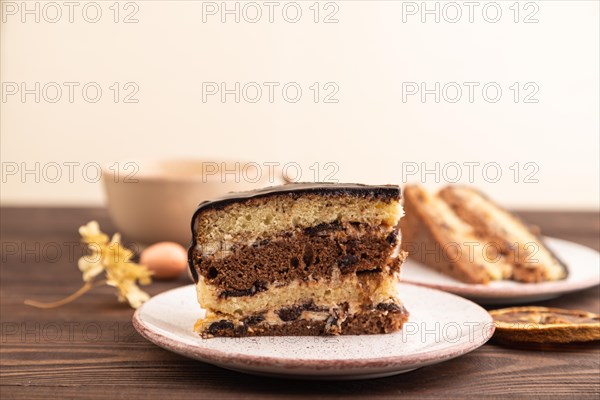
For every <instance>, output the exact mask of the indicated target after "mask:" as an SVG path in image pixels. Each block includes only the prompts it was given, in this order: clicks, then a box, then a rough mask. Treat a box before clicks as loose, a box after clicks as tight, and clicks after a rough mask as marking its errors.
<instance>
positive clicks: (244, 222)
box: [189, 183, 408, 337]
mask: <svg viewBox="0 0 600 400" xmlns="http://www.w3.org/2000/svg"><path fill="white" fill-rule="evenodd" d="M401 216H402V207H401V205H400V189H399V187H397V186H389V185H386V186H367V185H358V184H324V183H323V184H321V183H319V184H313V183H311V184H308V183H296V184H287V185H283V186H276V187H271V188H266V189H261V190H257V191H251V192H245V193H234V194H230V195H228V196H226V197H223V198H221V199H218V200H214V201H209V202H204V203H202V204H200V206H199V207H198V210H197V211H196V213H195V214H194V216H193V220H192V231H193V242H192V245H191V247H190V250H189V262H190V268H191V271H192V274H193V276H194V279H195V280H196V286H197V292H198V301H199V303H200V305H201V307H203V308H204V309H205V310H206V316H205V317H204V318H202V319H200V320H199V321H198V323H197V324H196V327H195V330H196V331H197V332H198V333H200V334H201V335H203V336H204V337H211V336H246V335H248V336H263V335H340V334H377V333H388V332H394V331H398V330H399V329H401V327H402V324H403V323H404V322H405V321H406V319H407V317H408V313H407V312H406V310H405V309H404V307H403V306H402V303H401V302H400V299H399V294H398V287H399V285H398V282H399V274H400V265H401V264H402V261H403V259H404V253H403V252H402V251H401V250H400V231H399V224H398V223H399V219H400V217H401Z"/></svg>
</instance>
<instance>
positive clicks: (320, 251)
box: [193, 223, 401, 297]
mask: <svg viewBox="0 0 600 400" xmlns="http://www.w3.org/2000/svg"><path fill="white" fill-rule="evenodd" d="M398 242H399V237H398V231H397V230H392V231H391V232H386V231H383V230H382V229H380V227H372V226H367V225H364V224H355V223H345V224H341V223H333V224H321V225H317V226H314V227H310V228H305V229H296V230H294V231H291V232H289V231H288V232H282V233H280V234H279V235H277V236H276V237H270V238H268V239H267V238H265V239H262V240H257V241H256V242H255V243H253V244H251V245H234V246H232V247H231V248H228V249H227V251H224V252H223V254H220V253H218V252H217V253H215V254H212V255H211V256H209V257H205V256H203V255H202V254H198V253H196V254H194V258H193V264H194V267H195V268H196V269H197V272H198V273H199V274H200V275H202V276H203V278H204V280H205V281H206V283H207V284H210V285H213V286H216V287H218V288H220V289H222V292H221V296H222V297H232V296H234V297H239V296H250V295H253V294H255V293H257V292H260V291H263V290H265V289H266V288H267V287H268V286H269V284H271V283H272V282H277V284H278V285H283V284H286V283H289V282H291V281H293V280H306V279H308V277H311V279H318V278H321V277H325V278H329V277H331V276H332V274H333V272H334V270H335V269H337V270H339V272H340V273H341V274H342V275H344V274H351V273H357V272H358V273H360V272H362V271H372V270H381V271H382V273H393V272H396V271H398V270H399V268H400V263H401V260H400V259H399V258H397V257H396V258H392V254H393V250H394V249H395V248H396V246H397V245H398Z"/></svg>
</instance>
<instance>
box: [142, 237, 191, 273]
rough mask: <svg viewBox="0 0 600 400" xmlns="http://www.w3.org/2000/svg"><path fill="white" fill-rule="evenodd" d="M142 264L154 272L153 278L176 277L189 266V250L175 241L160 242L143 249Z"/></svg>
mask: <svg viewBox="0 0 600 400" xmlns="http://www.w3.org/2000/svg"><path fill="white" fill-rule="evenodd" d="M140 264H142V265H145V266H146V267H148V269H149V270H150V271H152V272H153V273H154V274H153V275H152V277H153V278H157V279H174V278H177V277H178V276H179V275H181V273H182V272H183V271H184V270H185V269H186V268H187V251H186V250H185V249H184V248H183V246H181V245H179V244H177V243H174V242H159V243H156V244H153V245H152V246H149V247H147V248H146V249H144V250H143V251H142V254H140Z"/></svg>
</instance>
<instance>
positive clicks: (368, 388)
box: [0, 208, 600, 400]
mask: <svg viewBox="0 0 600 400" xmlns="http://www.w3.org/2000/svg"><path fill="white" fill-rule="evenodd" d="M520 214H521V216H522V217H523V218H525V219H526V220H527V221H528V222H531V223H534V224H537V225H538V226H540V227H541V228H542V231H543V233H544V234H545V235H548V236H555V237H559V238H564V239H567V240H572V241H575V242H578V243H581V244H583V245H586V246H589V247H592V248H595V249H599V248H600V236H599V235H600V219H599V216H598V214H597V213H565V212H561V213H552V212H527V213H520ZM91 219H96V220H98V221H99V222H100V224H101V227H102V228H103V230H105V231H107V232H113V231H114V227H113V225H112V224H111V222H110V220H109V218H108V216H107V214H106V211H105V210H104V209H96V208H94V209H90V208H86V209H83V208H77V209H74V208H70V209H69V208H2V209H1V215H0V221H1V232H0V233H1V239H2V247H1V250H0V251H1V257H2V267H1V269H0V282H1V286H0V302H1V304H0V313H1V314H0V315H1V335H0V398H2V399H3V400H4V399H11V398H24V399H38V398H39V399H42V398H43V399H48V398H84V399H87V398H103V399H113V398H115V399H121V398H123V399H137V398H154V397H157V398H187V399H190V398H201V399H222V398H240V399H241V398H244V399H255V398H256V399H266V398H280V397H296V398H303V397H309V396H312V397H315V398H342V397H344V398H345V397H349V398H369V399H384V398H398V397H419V396H422V397H438V396H440V397H454V398H456V397H481V396H496V397H504V396H515V397H524V396H532V397H540V396H549V397H550V396H552V397H560V398H596V399H597V398H599V396H600V345H599V344H598V343H592V344H579V345H567V346H544V347H520V348H514V347H512V348H511V347H502V346H500V345H497V344H494V343H488V344H486V345H484V346H483V347H481V348H480V349H478V350H476V351H474V352H472V353H469V354H467V355H465V356H463V357H460V358H457V359H454V360H451V361H448V362H445V363H442V364H438V365H434V366H430V367H426V368H422V369H419V370H416V371H413V372H410V373H407V374H404V375H398V376H393V377H389V378H382V379H374V380H367V381H354V382H303V381H294V380H281V379H270V378H260V377H255V376H250V375H243V374H240V373H235V372H230V371H227V370H224V369H221V368H217V367H214V366H211V365H208V364H204V363H201V362H197V361H192V360H189V359H186V358H184V357H181V356H178V355H176V354H173V353H170V352H168V351H166V350H162V349H160V348H158V347H156V346H154V345H153V344H151V343H149V342H148V341H146V340H144V339H143V338H142V337H140V335H138V334H137V332H136V331H135V330H134V329H133V327H132V325H131V316H132V314H133V311H132V310H131V309H130V308H128V307H127V306H126V305H123V304H119V303H117V301H116V297H115V294H114V291H113V290H112V289H111V288H98V289H95V290H94V291H92V292H91V293H88V294H87V295H85V296H84V297H82V298H81V299H79V300H77V301H76V302H74V303H71V304H68V305H66V306H63V307H61V308H58V309H53V310H39V309H36V308H32V307H28V306H26V305H24V304H23V301H24V300H25V299H26V298H34V299H37V300H46V301H51V300H56V299H58V298H61V297H63V296H65V295H67V294H69V293H71V292H73V291H75V290H76V289H78V288H79V287H80V286H81V283H82V282H81V274H80V272H79V270H78V269H77V258H79V256H80V255H81V254H82V251H83V249H82V247H81V246H80V245H79V244H78V241H79V237H78V234H77V228H78V227H79V226H80V225H82V224H84V223H86V222H88V221H89V220H91ZM124 241H125V242H127V238H124ZM596 267H600V266H596ZM187 283H189V280H188V278H187V277H185V276H184V277H182V278H181V279H179V280H177V281H169V282H155V283H153V284H152V285H151V286H150V287H148V291H149V292H150V293H151V294H157V293H160V292H163V291H165V290H167V289H170V288H173V287H177V286H180V285H184V284H187ZM538 304H540V305H546V306H557V307H563V308H572V309H582V310H587V311H592V312H595V313H600V291H599V288H598V287H596V288H593V289H589V290H585V291H582V292H578V293H574V294H570V295H566V296H563V297H561V298H558V299H555V300H551V301H546V302H541V303H538Z"/></svg>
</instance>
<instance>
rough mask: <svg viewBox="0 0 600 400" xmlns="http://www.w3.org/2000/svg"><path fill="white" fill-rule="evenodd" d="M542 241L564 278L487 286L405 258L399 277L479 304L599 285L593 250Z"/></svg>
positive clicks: (599, 269) (547, 296)
mask: <svg viewBox="0 0 600 400" xmlns="http://www.w3.org/2000/svg"><path fill="white" fill-rule="evenodd" d="M544 241H545V242H546V244H547V245H548V247H550V249H551V250H552V251H554V252H555V253H556V255H557V256H558V257H559V258H560V259H561V260H563V262H564V263H565V264H566V265H567V267H568V270H569V275H568V277H567V279H564V280H561V281H555V282H542V283H519V282H513V281H495V282H490V283H489V284H487V285H480V284H469V283H463V282H460V281H458V280H456V279H454V278H451V277H449V276H446V275H444V274H441V273H439V272H437V271H434V270H432V269H430V268H428V267H426V266H424V265H422V264H419V263H417V262H416V261H414V260H411V259H410V258H409V259H408V260H407V261H406V262H405V263H404V264H403V265H402V280H403V281H404V282H410V283H414V284H416V285H422V286H427V287H431V288H436V289H441V290H444V291H446V292H450V293H455V294H458V295H460V296H463V297H466V298H468V299H471V300H473V301H475V302H477V303H479V304H506V305H508V304H519V303H528V302H532V301H541V300H548V299H552V298H555V297H558V296H560V295H563V294H566V293H569V292H574V291H577V290H582V289H587V288H590V287H594V286H596V285H598V284H600V254H599V253H598V252H597V251H596V250H593V249H590V248H589V247H585V246H582V245H580V244H577V243H573V242H568V241H566V240H561V239H556V238H544Z"/></svg>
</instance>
